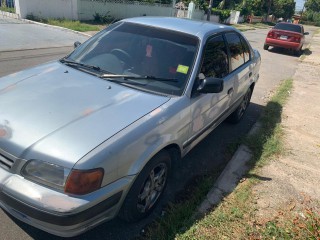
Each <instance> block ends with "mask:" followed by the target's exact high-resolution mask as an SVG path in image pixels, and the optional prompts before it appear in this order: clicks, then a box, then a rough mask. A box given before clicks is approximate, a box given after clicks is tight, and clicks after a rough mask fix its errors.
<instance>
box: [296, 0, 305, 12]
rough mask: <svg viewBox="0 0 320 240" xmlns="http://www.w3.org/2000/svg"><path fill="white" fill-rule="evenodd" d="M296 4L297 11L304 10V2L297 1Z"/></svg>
mask: <svg viewBox="0 0 320 240" xmlns="http://www.w3.org/2000/svg"><path fill="white" fill-rule="evenodd" d="M295 2H296V11H301V10H302V8H303V4H304V0H295Z"/></svg>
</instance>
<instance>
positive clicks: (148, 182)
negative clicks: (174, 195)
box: [119, 150, 171, 222]
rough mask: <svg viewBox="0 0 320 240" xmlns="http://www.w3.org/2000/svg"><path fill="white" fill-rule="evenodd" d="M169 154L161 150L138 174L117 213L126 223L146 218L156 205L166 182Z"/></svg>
mask: <svg viewBox="0 0 320 240" xmlns="http://www.w3.org/2000/svg"><path fill="white" fill-rule="evenodd" d="M170 166H171V157H170V154H169V153H168V152H167V151H165V150H163V151H161V152H159V153H158V154H157V155H155V156H154V157H153V158H152V159H151V160H150V161H149V162H148V163H147V165H146V166H145V167H144V168H143V170H142V171H141V172H140V173H139V175H138V177H137V178H136V180H135V182H134V183H133V185H132V186H131V188H130V190H129V192H128V194H127V196H126V198H125V200H124V202H123V205H122V207H121V209H120V212H119V217H120V218H121V219H123V220H125V221H127V222H136V221H139V220H140V219H142V218H144V217H146V216H148V215H149V214H150V213H151V212H152V210H153V209H154V207H155V206H156V204H157V203H158V201H159V199H160V197H161V195H162V193H163V191H164V189H165V187H166V184H167V181H168V175H169V170H170Z"/></svg>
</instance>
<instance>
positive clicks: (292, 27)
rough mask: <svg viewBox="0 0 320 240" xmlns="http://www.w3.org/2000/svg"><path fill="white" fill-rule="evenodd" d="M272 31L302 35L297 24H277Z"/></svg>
mask: <svg viewBox="0 0 320 240" xmlns="http://www.w3.org/2000/svg"><path fill="white" fill-rule="evenodd" d="M274 29H279V30H286V31H291V32H297V33H302V29H301V26H300V25H297V24H287V23H278V24H277V25H275V26H274Z"/></svg>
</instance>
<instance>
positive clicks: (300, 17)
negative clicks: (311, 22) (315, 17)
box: [300, 0, 306, 20]
mask: <svg viewBox="0 0 320 240" xmlns="http://www.w3.org/2000/svg"><path fill="white" fill-rule="evenodd" d="M305 4H306V0H304V3H303V7H302V10H301V14H300V20H302V14H303V12H304V6H305Z"/></svg>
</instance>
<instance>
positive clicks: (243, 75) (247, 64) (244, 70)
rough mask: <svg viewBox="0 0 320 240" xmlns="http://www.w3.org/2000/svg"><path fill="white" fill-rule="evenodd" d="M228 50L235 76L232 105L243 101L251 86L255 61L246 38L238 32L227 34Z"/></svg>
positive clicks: (231, 68)
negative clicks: (252, 58) (252, 59)
mask: <svg viewBox="0 0 320 240" xmlns="http://www.w3.org/2000/svg"><path fill="white" fill-rule="evenodd" d="M225 38H226V41H227V47H228V51H229V53H230V59H229V62H230V72H231V75H232V76H233V78H234V81H233V93H232V99H231V102H230V106H232V105H234V104H236V103H237V102H239V101H241V99H242V96H243V95H244V94H245V93H246V91H247V89H248V88H249V86H250V79H252V77H253V74H252V70H253V65H252V64H253V63H252V61H251V57H252V54H251V51H250V47H249V45H248V43H247V42H246V40H245V39H244V38H243V37H242V36H241V35H240V34H238V33H236V32H229V33H226V34H225Z"/></svg>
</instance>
